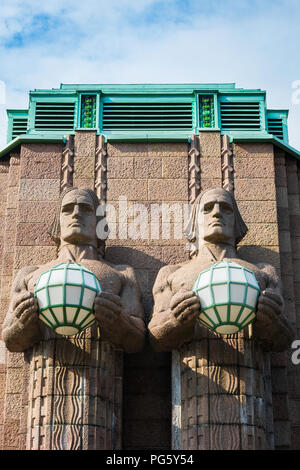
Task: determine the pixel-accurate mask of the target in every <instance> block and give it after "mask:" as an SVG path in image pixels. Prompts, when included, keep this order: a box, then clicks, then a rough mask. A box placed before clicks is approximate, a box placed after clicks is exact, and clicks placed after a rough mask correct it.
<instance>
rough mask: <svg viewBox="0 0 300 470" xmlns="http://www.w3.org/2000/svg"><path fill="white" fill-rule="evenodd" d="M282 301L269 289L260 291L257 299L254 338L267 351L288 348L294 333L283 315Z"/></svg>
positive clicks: (279, 296)
mask: <svg viewBox="0 0 300 470" xmlns="http://www.w3.org/2000/svg"><path fill="white" fill-rule="evenodd" d="M283 307H284V304H283V299H282V297H281V295H279V294H277V293H275V292H274V291H273V290H271V289H266V290H264V291H262V293H261V295H260V296H259V298H258V305H257V314H256V321H255V324H254V328H255V336H256V337H257V339H258V340H259V341H260V342H261V343H262V347H263V349H265V350H269V351H284V350H285V349H287V348H288V347H289V346H290V343H291V341H292V339H293V337H294V331H293V329H292V327H291V326H290V325H289V322H288V321H287V319H286V318H285V316H284V315H283Z"/></svg>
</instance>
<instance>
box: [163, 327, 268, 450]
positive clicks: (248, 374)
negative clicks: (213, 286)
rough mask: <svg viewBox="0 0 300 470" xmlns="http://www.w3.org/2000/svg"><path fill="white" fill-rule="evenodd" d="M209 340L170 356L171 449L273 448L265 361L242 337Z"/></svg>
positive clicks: (217, 337)
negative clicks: (174, 375)
mask: <svg viewBox="0 0 300 470" xmlns="http://www.w3.org/2000/svg"><path fill="white" fill-rule="evenodd" d="M209 336H210V337H209V338H208V337H207V338H205V339H201V340H195V341H193V342H191V343H189V344H187V345H185V346H184V347H183V348H182V349H181V351H180V352H179V353H176V354H173V370H177V371H178V372H179V373H180V375H179V373H177V377H178V378H177V383H175V381H174V380H173V423H176V422H177V423H178V424H177V428H176V429H174V432H173V445H172V447H173V448H174V449H175V448H177V449H183V450H195V449H198V450H245V449H249V450H254V449H255V450H258V449H273V447H274V435H273V415H272V388H271V374H270V360H269V356H268V355H266V354H263V353H262V352H261V351H260V350H259V349H258V348H257V346H255V345H254V343H253V341H252V340H251V339H249V338H245V337H243V335H242V334H239V337H238V336H236V335H232V336H230V337H227V338H221V337H220V336H217V335H215V336H214V337H213V335H209ZM178 382H179V383H178ZM179 397H180V399H179ZM179 401H180V404H181V407H178V406H176V402H177V404H178V402H179Z"/></svg>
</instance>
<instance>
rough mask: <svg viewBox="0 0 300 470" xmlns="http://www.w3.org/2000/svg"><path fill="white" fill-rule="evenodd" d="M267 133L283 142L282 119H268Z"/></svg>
mask: <svg viewBox="0 0 300 470" xmlns="http://www.w3.org/2000/svg"><path fill="white" fill-rule="evenodd" d="M268 131H269V133H270V134H273V135H275V136H276V137H278V139H281V140H283V123H282V119H273V118H269V119H268Z"/></svg>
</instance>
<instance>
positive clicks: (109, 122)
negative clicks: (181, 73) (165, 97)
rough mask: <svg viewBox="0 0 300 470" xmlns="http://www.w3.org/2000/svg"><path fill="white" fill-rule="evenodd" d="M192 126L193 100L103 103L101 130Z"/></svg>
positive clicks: (176, 128)
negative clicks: (186, 101) (190, 101)
mask: <svg viewBox="0 0 300 470" xmlns="http://www.w3.org/2000/svg"><path fill="white" fill-rule="evenodd" d="M192 128H193V109H192V103H182V102H181V103H180V102H177V103H175V102H169V103H163V102H153V101H150V102H146V101H144V102H119V103H118V102H104V103H103V115H102V130H103V131H106V130H107V131H114V130H122V131H123V130H125V131H126V130H128V131H130V130H181V129H188V130H192Z"/></svg>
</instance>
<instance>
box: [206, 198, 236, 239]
mask: <svg viewBox="0 0 300 470" xmlns="http://www.w3.org/2000/svg"><path fill="white" fill-rule="evenodd" d="M198 230H199V234H200V239H201V238H202V240H204V241H206V242H210V243H229V244H232V245H233V244H234V243H235V215H234V209H233V205H232V201H231V197H230V195H229V193H228V191H225V190H223V189H212V190H211V191H208V192H207V193H206V194H204V195H203V197H202V199H201V202H200V207H199V212H198Z"/></svg>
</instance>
